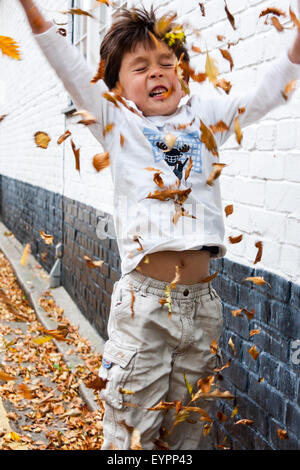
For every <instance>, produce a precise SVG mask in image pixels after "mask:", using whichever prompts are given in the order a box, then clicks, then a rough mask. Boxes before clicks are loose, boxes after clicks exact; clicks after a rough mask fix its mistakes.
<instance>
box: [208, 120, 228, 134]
mask: <svg viewBox="0 0 300 470" xmlns="http://www.w3.org/2000/svg"><path fill="white" fill-rule="evenodd" d="M209 127H210V128H211V130H212V131H213V133H214V134H216V133H217V132H225V131H228V130H229V127H228V126H227V124H225V122H224V121H218V122H217V123H216V124H213V125H211V126H209Z"/></svg>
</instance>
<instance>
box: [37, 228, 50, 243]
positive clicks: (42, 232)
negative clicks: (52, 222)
mask: <svg viewBox="0 0 300 470" xmlns="http://www.w3.org/2000/svg"><path fill="white" fill-rule="evenodd" d="M40 235H41V237H42V239H43V240H44V242H45V244H46V245H52V243H53V235H47V234H46V233H45V232H44V231H43V230H40Z"/></svg>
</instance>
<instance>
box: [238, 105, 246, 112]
mask: <svg viewBox="0 0 300 470" xmlns="http://www.w3.org/2000/svg"><path fill="white" fill-rule="evenodd" d="M245 111H246V108H244V107H241V108H239V109H238V113H239V114H244V112H245Z"/></svg>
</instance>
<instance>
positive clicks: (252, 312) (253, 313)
mask: <svg viewBox="0 0 300 470" xmlns="http://www.w3.org/2000/svg"><path fill="white" fill-rule="evenodd" d="M243 312H245V314H246V316H247V318H248V320H252V318H253V317H254V315H255V310H254V309H252V310H251V312H250V311H249V310H246V309H245V308H243Z"/></svg>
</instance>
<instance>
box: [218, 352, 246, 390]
mask: <svg viewBox="0 0 300 470" xmlns="http://www.w3.org/2000/svg"><path fill="white" fill-rule="evenodd" d="M222 374H223V376H224V377H225V378H226V379H227V380H230V381H231V383H232V384H233V385H234V386H235V387H237V388H238V389H239V390H240V391H242V392H245V391H246V389H247V384H248V371H247V369H246V368H245V367H243V366H242V365H241V364H240V363H239V362H238V361H236V360H234V359H232V360H231V363H230V366H229V367H228V368H227V369H224V371H222Z"/></svg>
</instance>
